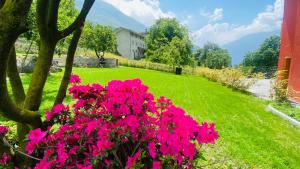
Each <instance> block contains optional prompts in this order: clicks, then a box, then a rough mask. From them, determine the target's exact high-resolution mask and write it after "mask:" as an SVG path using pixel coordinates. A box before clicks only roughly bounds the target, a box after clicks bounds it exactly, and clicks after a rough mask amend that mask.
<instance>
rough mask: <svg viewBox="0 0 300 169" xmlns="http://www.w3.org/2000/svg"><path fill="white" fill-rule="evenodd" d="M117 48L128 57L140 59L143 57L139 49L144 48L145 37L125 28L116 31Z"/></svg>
mask: <svg viewBox="0 0 300 169" xmlns="http://www.w3.org/2000/svg"><path fill="white" fill-rule="evenodd" d="M117 43H118V46H117V50H118V52H119V53H120V54H121V55H122V56H124V57H127V58H128V59H140V58H142V57H144V55H143V52H141V49H143V50H145V49H146V44H145V38H144V37H143V36H141V35H139V34H137V33H134V32H132V31H130V30H127V29H121V30H119V31H118V32H117Z"/></svg>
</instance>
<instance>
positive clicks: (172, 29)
mask: <svg viewBox="0 0 300 169" xmlns="http://www.w3.org/2000/svg"><path fill="white" fill-rule="evenodd" d="M174 38H177V40H176V41H177V42H178V41H179V40H180V41H181V40H182V41H181V42H185V44H184V46H186V47H187V48H186V49H188V50H186V51H183V50H180V55H182V56H184V57H187V58H184V60H188V59H189V58H190V57H191V53H192V50H191V46H192V43H191V41H190V39H189V33H188V30H187V28H185V27H184V26H182V25H180V23H179V22H178V21H177V20H176V19H171V18H164V19H159V20H157V21H156V23H155V24H154V25H153V26H151V28H150V30H149V32H148V35H147V37H146V44H147V47H148V49H147V51H146V53H145V55H146V58H147V59H148V60H150V61H153V62H159V63H168V62H169V59H170V58H168V57H166V56H168V54H164V51H165V49H166V47H167V46H168V45H169V44H170V43H171V42H172V41H173V39H174ZM174 42H175V41H174ZM173 44H174V43H173ZM181 52H184V53H181ZM174 57H175V56H174ZM173 59H174V58H173ZM183 63H184V62H183Z"/></svg>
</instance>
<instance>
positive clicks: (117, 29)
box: [114, 27, 147, 38]
mask: <svg viewBox="0 0 300 169" xmlns="http://www.w3.org/2000/svg"><path fill="white" fill-rule="evenodd" d="M123 30H125V31H128V32H130V33H132V34H135V35H138V36H141V37H143V38H145V37H146V35H147V33H146V32H141V33H138V32H135V31H133V30H131V29H127V28H124V27H119V28H116V29H115V30H114V31H115V33H118V32H120V31H123Z"/></svg>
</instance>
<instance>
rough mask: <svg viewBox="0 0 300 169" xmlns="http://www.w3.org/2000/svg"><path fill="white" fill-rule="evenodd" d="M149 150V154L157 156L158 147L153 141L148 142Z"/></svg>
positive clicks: (153, 156)
mask: <svg viewBox="0 0 300 169" xmlns="http://www.w3.org/2000/svg"><path fill="white" fill-rule="evenodd" d="M148 151H149V154H150V156H151V157H152V158H155V157H156V147H155V143H153V142H150V143H149V144H148Z"/></svg>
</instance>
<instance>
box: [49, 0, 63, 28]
mask: <svg viewBox="0 0 300 169" xmlns="http://www.w3.org/2000/svg"><path fill="white" fill-rule="evenodd" d="M60 1H61V0H51V1H50V2H49V7H48V12H47V13H48V19H47V24H48V25H47V26H48V27H49V28H50V29H51V30H55V31H58V30H57V19H58V8H59V4H60Z"/></svg>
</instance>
